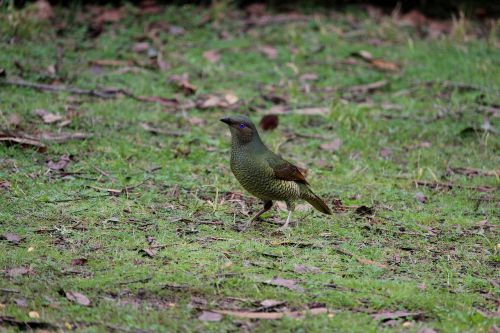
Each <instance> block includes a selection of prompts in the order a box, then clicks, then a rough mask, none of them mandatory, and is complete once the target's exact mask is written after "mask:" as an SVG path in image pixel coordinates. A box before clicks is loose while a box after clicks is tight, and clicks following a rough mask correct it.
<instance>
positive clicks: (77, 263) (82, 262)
mask: <svg viewBox="0 0 500 333" xmlns="http://www.w3.org/2000/svg"><path fill="white" fill-rule="evenodd" d="M86 263H87V258H76V259H71V266H83V265H85V264H86Z"/></svg>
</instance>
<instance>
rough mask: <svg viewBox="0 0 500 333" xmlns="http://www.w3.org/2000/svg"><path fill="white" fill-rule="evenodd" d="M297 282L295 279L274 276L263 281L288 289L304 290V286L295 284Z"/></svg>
mask: <svg viewBox="0 0 500 333" xmlns="http://www.w3.org/2000/svg"><path fill="white" fill-rule="evenodd" d="M297 282H298V281H297V280H291V279H282V278H279V277H274V278H272V279H271V280H268V281H265V282H264V283H265V284H269V285H272V286H278V287H285V288H288V289H290V290H295V291H304V288H302V287H300V286H297Z"/></svg>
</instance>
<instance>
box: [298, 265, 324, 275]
mask: <svg viewBox="0 0 500 333" xmlns="http://www.w3.org/2000/svg"><path fill="white" fill-rule="evenodd" d="M293 271H294V272H295V273H313V274H319V273H321V269H319V268H318V267H315V266H305V265H300V264H299V265H295V266H294V267H293Z"/></svg>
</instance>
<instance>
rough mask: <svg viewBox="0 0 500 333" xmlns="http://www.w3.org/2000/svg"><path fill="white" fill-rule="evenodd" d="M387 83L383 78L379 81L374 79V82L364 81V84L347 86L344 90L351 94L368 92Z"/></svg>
mask: <svg viewBox="0 0 500 333" xmlns="http://www.w3.org/2000/svg"><path fill="white" fill-rule="evenodd" d="M388 84H389V82H387V81H385V80H381V81H375V82H370V83H366V84H359V85H355V86H349V87H347V88H345V91H347V92H349V93H351V94H354V93H357V94H363V93H369V92H373V91H375V90H378V89H381V88H383V87H385V86H387V85H388Z"/></svg>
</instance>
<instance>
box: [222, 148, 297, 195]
mask: <svg viewBox="0 0 500 333" xmlns="http://www.w3.org/2000/svg"><path fill="white" fill-rule="evenodd" d="M249 156H256V158H249ZM257 156H258V157H257ZM259 157H260V158H259ZM231 171H232V172H233V174H234V176H235V177H236V179H237V180H238V181H239V182H240V184H241V185H242V186H243V187H244V188H245V189H246V190H247V191H248V192H250V193H251V194H253V195H254V196H256V197H258V198H260V199H262V200H280V201H295V200H297V199H299V197H300V187H299V184H297V183H296V182H294V181H286V180H280V179H276V178H275V176H274V171H273V169H272V168H271V167H270V166H269V165H268V164H267V162H266V160H265V156H259V153H256V152H254V151H252V147H251V146H249V145H245V146H237V145H234V144H232V145H231Z"/></svg>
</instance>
